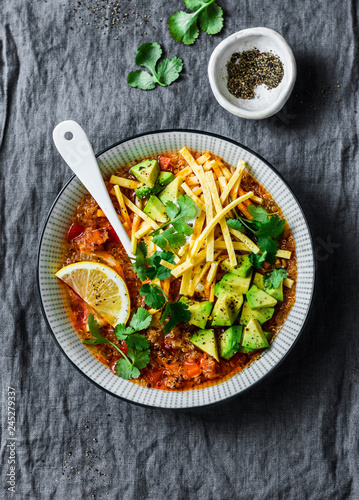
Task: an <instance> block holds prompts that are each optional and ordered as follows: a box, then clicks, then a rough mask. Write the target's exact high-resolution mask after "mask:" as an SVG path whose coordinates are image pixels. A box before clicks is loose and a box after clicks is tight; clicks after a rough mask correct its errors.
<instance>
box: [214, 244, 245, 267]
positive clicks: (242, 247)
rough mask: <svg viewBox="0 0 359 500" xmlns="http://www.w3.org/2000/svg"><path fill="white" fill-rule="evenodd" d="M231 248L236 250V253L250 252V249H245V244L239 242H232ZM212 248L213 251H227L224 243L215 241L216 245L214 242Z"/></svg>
mask: <svg viewBox="0 0 359 500" xmlns="http://www.w3.org/2000/svg"><path fill="white" fill-rule="evenodd" d="M232 243H233V248H234V250H238V251H241V252H251V249H250V248H249V247H247V245H246V244H245V243H242V242H241V241H233V242H232ZM214 248H215V250H219V249H221V250H227V245H226V242H225V241H217V243H216V242H215V243H214ZM235 265H237V261H236V264H235Z"/></svg>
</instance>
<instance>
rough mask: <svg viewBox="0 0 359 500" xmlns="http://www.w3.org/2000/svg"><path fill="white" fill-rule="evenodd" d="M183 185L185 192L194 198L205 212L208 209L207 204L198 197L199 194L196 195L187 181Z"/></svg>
mask: <svg viewBox="0 0 359 500" xmlns="http://www.w3.org/2000/svg"><path fill="white" fill-rule="evenodd" d="M181 187H182V188H183V189H184V191H185V193H186V194H187V195H188V196H189V197H190V198H192V200H193V201H194V203H195V204H196V205H197V207H198V208H200V209H201V210H203V211H204V212H205V211H206V206H205V205H204V203H202V202H201V200H200V199H199V198H198V196H196V195H195V194H194V192H193V191H192V190H191V188H190V187H189V186H188V185H187V184H186V183H185V182H184V183H183V184H181Z"/></svg>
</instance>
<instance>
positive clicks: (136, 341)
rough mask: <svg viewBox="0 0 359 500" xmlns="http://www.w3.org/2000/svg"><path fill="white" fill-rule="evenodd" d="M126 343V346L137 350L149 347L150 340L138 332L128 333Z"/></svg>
mask: <svg viewBox="0 0 359 500" xmlns="http://www.w3.org/2000/svg"><path fill="white" fill-rule="evenodd" d="M126 344H127V346H128V347H131V348H134V349H136V350H138V351H143V350H145V349H148V348H149V347H150V341H149V340H147V339H146V337H145V336H144V335H141V334H140V333H133V334H132V335H129V336H128V337H127V339H126Z"/></svg>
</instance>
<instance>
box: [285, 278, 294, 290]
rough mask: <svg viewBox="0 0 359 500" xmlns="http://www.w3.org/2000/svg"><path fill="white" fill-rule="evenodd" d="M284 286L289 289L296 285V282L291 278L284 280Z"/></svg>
mask: <svg viewBox="0 0 359 500" xmlns="http://www.w3.org/2000/svg"><path fill="white" fill-rule="evenodd" d="M283 285H284V286H286V287H287V288H292V286H293V285H294V280H291V279H290V278H285V279H284V280H283Z"/></svg>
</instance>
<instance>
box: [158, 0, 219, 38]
mask: <svg viewBox="0 0 359 500" xmlns="http://www.w3.org/2000/svg"><path fill="white" fill-rule="evenodd" d="M184 4H185V6H186V7H187V9H189V10H192V11H194V12H191V13H189V12H184V11H180V12H175V13H174V14H172V16H170V17H169V18H168V21H167V22H168V29H169V32H170V35H171V36H172V38H174V40H176V42H183V43H184V44H186V45H191V44H192V43H194V42H195V40H196V38H197V37H198V35H199V28H198V21H199V25H200V27H201V28H202V30H203V31H205V32H206V33H208V34H209V35H215V34H217V33H219V32H220V31H221V29H222V28H223V11H222V8H221V7H220V6H219V5H218V4H217V3H216V2H215V1H214V0H184Z"/></svg>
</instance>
